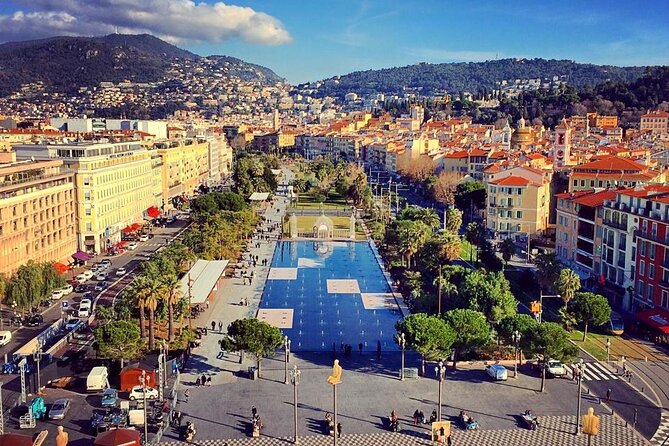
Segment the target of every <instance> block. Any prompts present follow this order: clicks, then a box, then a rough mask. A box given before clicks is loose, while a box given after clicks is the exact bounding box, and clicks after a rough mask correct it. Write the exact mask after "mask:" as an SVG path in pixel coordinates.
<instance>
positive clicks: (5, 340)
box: [0, 330, 12, 346]
mask: <svg viewBox="0 0 669 446" xmlns="http://www.w3.org/2000/svg"><path fill="white" fill-rule="evenodd" d="M11 340H12V332H11V331H6V330H5V331H0V346H3V345H7V344H9V341H11Z"/></svg>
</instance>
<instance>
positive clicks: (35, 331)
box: [0, 303, 60, 359]
mask: <svg viewBox="0 0 669 446" xmlns="http://www.w3.org/2000/svg"><path fill="white" fill-rule="evenodd" d="M42 317H43V318H44V323H42V324H40V325H39V326H37V327H25V326H24V327H19V328H18V329H17V330H15V331H14V332H12V340H11V341H10V342H9V343H8V344H7V345H5V346H3V347H0V355H3V356H4V355H7V356H9V355H12V354H13V353H14V352H15V351H17V350H18V349H19V348H21V347H22V346H23V345H25V344H26V343H27V342H28V341H30V340H31V339H33V338H34V337H36V336H37V335H39V334H40V333H42V332H43V331H44V330H46V328H47V327H48V326H50V325H51V324H53V323H54V322H56V321H57V320H58V319H60V303H58V304H57V305H53V306H51V307H49V308H47V309H46V310H45V311H44V312H43V313H42ZM8 359H11V358H8Z"/></svg>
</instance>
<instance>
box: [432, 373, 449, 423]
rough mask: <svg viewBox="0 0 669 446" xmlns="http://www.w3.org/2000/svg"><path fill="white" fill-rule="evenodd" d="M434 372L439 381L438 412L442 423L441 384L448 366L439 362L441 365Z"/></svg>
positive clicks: (438, 417) (438, 419) (438, 418)
mask: <svg viewBox="0 0 669 446" xmlns="http://www.w3.org/2000/svg"><path fill="white" fill-rule="evenodd" d="M434 372H435V373H436V374H437V378H438V379H439V412H437V421H441V384H442V383H443V382H444V378H445V377H446V366H445V365H444V361H439V364H437V365H436V366H435V367H434Z"/></svg>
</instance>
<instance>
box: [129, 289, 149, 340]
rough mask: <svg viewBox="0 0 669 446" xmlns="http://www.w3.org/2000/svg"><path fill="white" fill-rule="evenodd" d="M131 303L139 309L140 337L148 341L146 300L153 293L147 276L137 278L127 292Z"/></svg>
mask: <svg viewBox="0 0 669 446" xmlns="http://www.w3.org/2000/svg"><path fill="white" fill-rule="evenodd" d="M126 292H127V296H128V297H129V298H130V302H132V303H133V304H134V305H137V308H139V335H140V336H141V337H142V339H146V313H145V309H146V299H147V297H148V295H149V294H150V292H151V289H150V286H149V280H148V279H147V278H146V276H137V277H136V278H135V280H133V281H132V283H131V284H130V286H129V287H128V288H127V290H126Z"/></svg>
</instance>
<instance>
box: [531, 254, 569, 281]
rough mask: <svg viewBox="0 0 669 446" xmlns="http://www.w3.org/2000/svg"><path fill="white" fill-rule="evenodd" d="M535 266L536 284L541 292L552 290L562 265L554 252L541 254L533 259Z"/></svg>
mask: <svg viewBox="0 0 669 446" xmlns="http://www.w3.org/2000/svg"><path fill="white" fill-rule="evenodd" d="M534 262H535V265H536V266H537V274H536V277H537V282H539V285H540V286H541V288H542V289H543V290H551V289H553V285H554V284H555V282H557V280H558V277H560V271H561V270H562V263H561V262H560V259H559V258H558V256H557V254H556V253H555V252H548V253H541V254H539V255H537V256H536V258H535V259H534Z"/></svg>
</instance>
